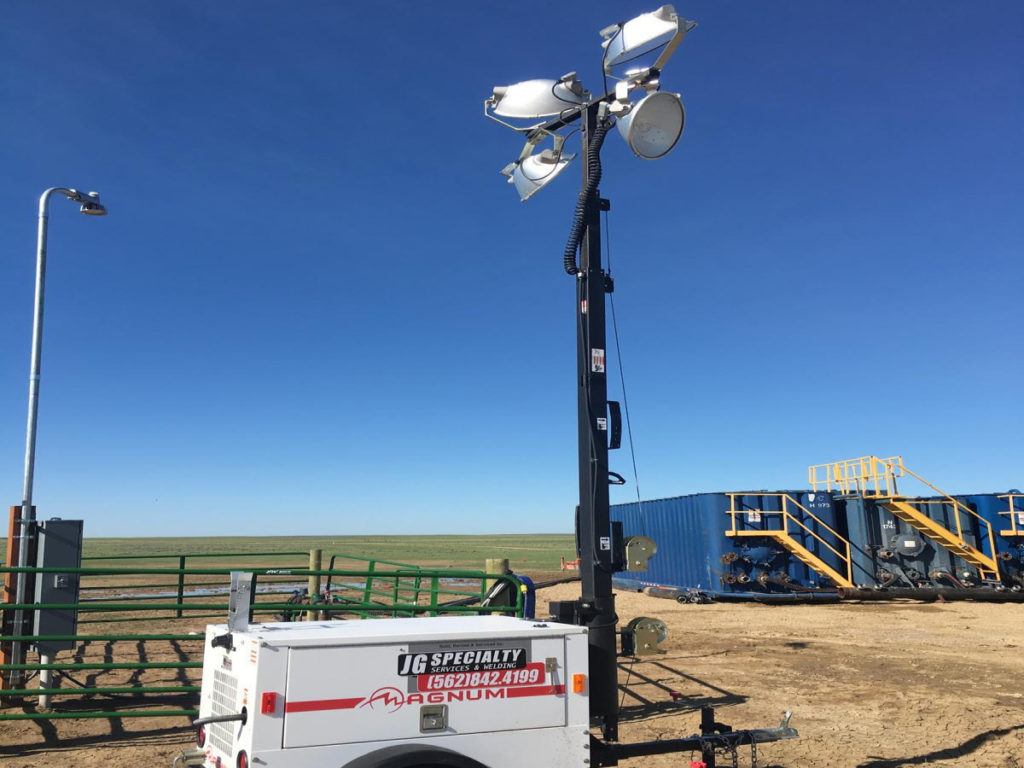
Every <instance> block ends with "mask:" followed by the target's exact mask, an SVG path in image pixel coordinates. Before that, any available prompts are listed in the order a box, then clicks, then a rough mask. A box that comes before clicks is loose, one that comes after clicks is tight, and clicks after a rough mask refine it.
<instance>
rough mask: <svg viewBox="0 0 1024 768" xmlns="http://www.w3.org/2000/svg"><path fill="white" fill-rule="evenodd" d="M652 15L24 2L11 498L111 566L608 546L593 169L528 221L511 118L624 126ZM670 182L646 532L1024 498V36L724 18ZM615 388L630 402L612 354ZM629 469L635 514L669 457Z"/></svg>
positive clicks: (702, 12) (641, 226) (644, 419)
mask: <svg viewBox="0 0 1024 768" xmlns="http://www.w3.org/2000/svg"><path fill="white" fill-rule="evenodd" d="M654 7H655V4H654V3H647V2H634V1H633V0H628V1H626V2H615V3H613V2H594V1H593V0H587V2H579V1H573V2H562V3H540V2H516V3H509V2H503V3H497V2H468V1H463V2H445V3H426V2H389V3H359V4H356V3H338V2H298V3H271V2H263V1H262V0H259V1H257V2H252V1H251V0H247V1H246V2H238V1H230V2H227V1H220V2H216V3H211V2H206V1H205V0H183V1H182V2H175V3H138V2H129V1H128V0H118V1H116V2H105V3H98V4H97V3H81V2H70V1H68V0H55V1H53V2H47V3H8V4H7V5H6V6H5V9H4V11H3V15H2V19H0V104H2V108H0V126H2V136H3V140H2V142H0V167H2V173H0V210H2V211H3V216H2V218H0V254H2V261H0V284H2V289H3V295H4V298H5V300H4V302H3V304H2V307H0V360H2V367H0V430H2V433H0V446H2V448H0V481H2V483H0V486H2V487H3V488H5V489H6V494H7V499H8V501H7V503H8V504H17V503H18V502H19V500H20V498H21V496H20V494H21V478H22V459H23V450H24V449H23V446H24V429H25V409H26V402H27V379H28V363H29V338H30V330H31V308H32V303H31V302H32V282H33V268H34V250H35V236H36V231H35V226H36V224H35V212H36V204H37V199H38V197H39V194H40V193H41V192H42V191H43V190H44V189H45V188H47V187H50V186H72V187H79V188H82V189H97V190H99V191H101V193H102V195H103V200H104V201H105V202H106V203H107V204H108V206H109V208H110V212H111V213H110V216H108V217H106V218H103V219H92V218H86V217H82V216H79V215H78V213H77V212H76V206H73V205H72V204H70V203H68V202H67V201H66V200H63V199H54V200H53V203H52V205H51V217H50V249H49V280H48V284H47V312H46V328H45V339H44V353H43V375H42V387H41V400H40V428H39V448H38V463H37V475H36V502H37V504H38V506H39V515H40V516H41V517H50V516H62V517H67V518H73V517H82V518H84V519H85V521H86V535H91V536H111V535H131V536H136V535H137V536H151V535H172V534H177V535H189V534H193V535H202V534H211V535H213V534H216V535H228V534H264V535H286V534H300V533H302V534H307V533H308V534H317V533H323V534H361V533H377V534H379V533H390V532H393V533H426V532H467V533H486V532H517V531H526V532H544V531H564V532H568V531H570V530H571V526H572V508H573V505H574V504H575V500H576V492H577V490H576V489H577V485H576V479H575V475H576V426H575V419H576V410H575V386H574V367H575V357H574V354H575V353H574V349H575V346H574V345H575V339H574V323H573V283H572V280H571V279H570V278H568V277H567V276H566V275H565V274H564V273H563V272H562V266H561V252H562V248H563V245H564V242H565V239H566V236H567V234H568V230H569V224H570V217H571V213H572V208H573V205H574V202H575V196H576V192H577V189H578V183H579V176H578V174H579V164H578V161H577V163H576V164H574V167H573V168H572V169H571V170H569V171H566V173H564V174H563V175H562V176H561V177H560V178H559V179H558V180H557V181H556V182H554V183H552V184H551V185H550V186H549V187H548V188H545V189H544V190H543V192H541V193H540V194H538V195H537V196H536V197H534V198H533V199H532V200H530V201H529V202H528V203H526V204H521V203H520V202H519V201H518V199H517V198H516V196H515V195H514V193H513V191H512V189H511V187H508V186H507V185H506V184H505V183H504V179H502V178H501V177H500V176H499V175H498V170H499V169H501V168H502V167H503V166H504V165H505V164H506V163H508V162H509V161H511V160H512V159H514V157H515V156H516V155H517V153H518V152H519V149H520V147H521V141H520V140H519V139H518V138H517V137H516V136H515V135H514V134H513V133H512V132H511V131H508V130H506V129H503V128H501V127H500V126H498V125H496V124H494V123H492V122H489V121H487V120H485V119H484V118H483V116H482V102H483V100H484V98H486V97H487V96H488V95H489V93H490V90H491V88H492V87H493V86H495V85H504V84H508V83H512V82H516V81H518V80H524V79H529V78H535V77H557V76H559V75H561V74H563V73H565V72H568V71H570V70H576V71H577V72H579V75H580V78H581V79H582V80H583V82H584V83H585V84H586V85H588V86H589V87H590V88H591V89H592V90H595V91H597V90H599V89H600V87H601V85H600V75H599V62H600V47H599V42H600V38H599V37H598V35H597V33H598V30H600V29H601V28H603V27H605V26H606V25H608V24H610V23H612V22H615V21H621V20H625V19H627V18H630V17H631V16H633V15H636V14H637V13H641V12H644V11H648V10H652V9H653V8H654ZM677 9H678V11H679V12H680V13H681V14H682V15H684V16H687V17H688V18H692V19H696V20H697V21H698V22H699V24H700V26H699V28H698V29H697V30H695V31H694V32H693V33H692V34H691V35H690V36H689V37H688V38H687V39H686V40H685V41H684V43H683V44H682V46H681V47H680V49H679V51H678V52H677V54H676V56H675V57H674V59H673V60H672V62H671V64H670V65H669V66H668V68H667V69H666V72H665V74H664V77H663V84H664V85H665V87H666V88H668V89H670V90H673V91H679V92H681V93H682V95H683V99H684V101H685V103H686V106H687V117H688V123H687V128H686V133H685V135H684V137H683V140H682V141H681V142H680V144H679V146H678V147H677V148H676V150H675V151H674V152H673V153H672V154H671V155H669V156H668V157H667V158H665V159H663V160H661V161H658V162H645V161H642V160H638V159H635V158H634V157H633V156H632V155H631V153H630V152H629V151H628V150H627V149H626V147H625V145H624V144H623V143H622V142H621V141H620V140H619V139H618V138H617V136H612V137H610V138H609V141H608V142H607V143H606V148H605V150H604V160H605V181H604V183H603V185H602V192H603V194H604V195H605V196H606V197H609V198H611V200H612V206H613V209H612V214H611V219H610V227H611V240H610V243H611V249H612V252H611V256H612V267H613V272H614V275H615V278H616V288H617V290H616V294H615V300H616V310H617V313H618V320H619V331H620V335H621V340H622V344H623V349H622V358H623V360H624V364H625V375H626V382H627V388H628V395H629V406H630V410H631V414H632V418H633V431H634V435H635V439H636V457H637V462H638V467H639V475H640V477H639V482H640V493H641V495H642V496H643V497H644V498H655V497H663V496H673V495H679V494H685V493H693V492H699V491H715V490H743V489H749V488H767V489H778V488H794V487H804V486H805V485H806V467H807V465H809V464H815V463H820V462H825V461H829V460H833V459H839V458H852V457H855V456H860V455H864V454H870V453H875V454H878V455H885V456H888V455H893V454H902V455H903V456H904V457H905V460H906V462H907V465H908V466H910V467H911V468H913V469H915V470H917V471H918V472H920V473H921V474H923V475H924V476H926V477H928V478H929V479H932V480H933V481H934V482H936V483H937V484H939V485H940V486H942V487H944V488H947V489H948V490H950V491H954V492H966V491H978V492H980V491H1003V490H1006V489H1008V488H1010V487H1013V486H1016V487H1021V486H1024V467H1022V461H1021V459H1022V456H1024V445H1022V443H1021V434H1022V427H1024V417H1022V410H1024V409H1022V404H1021V394H1020V392H1021V386H1022V383H1024V363H1022V344H1021V327H1022V307H1021V304H1020V295H1021V279H1022V277H1024V266H1022V258H1021V246H1022V243H1024V214H1022V211H1024V150H1022V147H1024V141H1022V138H1021V136H1022V134H1021V126H1022V125H1024V55H1022V53H1021V50H1022V49H1021V40H1024V4H1021V3H1017V2H1012V1H1011V0H1003V1H997V0H985V1H982V2H977V3H963V2H957V3H953V2H923V0H922V1H921V2H909V1H905V2H896V3H893V2H881V1H875V2H861V3H839V2H820V3H788V2H762V3H756V4H755V3H740V2H720V1H716V2H711V1H710V0H701V1H700V2H685V3H678V4H677ZM610 362H611V365H612V367H611V370H612V373H613V375H612V377H611V378H612V382H613V386H612V388H611V389H612V392H611V395H612V396H613V397H614V396H615V395H617V394H619V392H618V390H619V387H618V384H617V378H618V375H617V369H616V368H615V355H614V353H613V354H612V360H611V361H610ZM612 468H613V469H615V470H617V471H619V472H621V473H622V474H624V475H626V476H627V477H629V478H630V480H631V482H630V484H629V485H627V486H625V487H624V488H621V489H620V488H617V489H613V502H618V501H629V500H631V499H634V498H635V496H636V488H635V486H634V485H633V483H632V479H633V478H632V471H631V466H630V459H629V454H628V451H627V450H623V451H620V452H618V454H613V456H612Z"/></svg>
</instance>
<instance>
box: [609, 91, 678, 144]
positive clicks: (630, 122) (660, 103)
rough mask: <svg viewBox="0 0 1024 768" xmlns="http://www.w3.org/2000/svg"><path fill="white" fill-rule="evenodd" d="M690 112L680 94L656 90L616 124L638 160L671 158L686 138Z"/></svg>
mask: <svg viewBox="0 0 1024 768" xmlns="http://www.w3.org/2000/svg"><path fill="white" fill-rule="evenodd" d="M685 124H686V110H685V109H684V108H683V102H682V100H681V99H680V98H679V95H678V94H675V93H667V92H665V91H656V92H654V93H651V94H648V95H647V96H644V98H642V99H641V100H640V101H638V102H637V103H636V104H634V105H633V108H632V109H631V110H630V112H629V114H627V115H625V116H623V117H620V118H619V119H618V121H617V123H616V125H617V126H618V128H619V133H621V134H622V138H624V139H625V140H626V143H627V144H629V148H630V149H632V150H633V153H634V154H635V155H636V156H637V157H642V158H643V159H644V160H656V159H657V158H659V157H663V156H665V155H667V154H668V153H669V152H670V151H671V150H672V147H674V146H675V145H676V142H677V141H679V137H680V136H682V135H683V127H684V126H685Z"/></svg>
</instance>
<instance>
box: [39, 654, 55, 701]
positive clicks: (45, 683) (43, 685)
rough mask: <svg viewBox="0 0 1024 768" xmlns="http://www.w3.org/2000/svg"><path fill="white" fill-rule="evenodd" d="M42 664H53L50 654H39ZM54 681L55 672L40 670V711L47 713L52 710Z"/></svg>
mask: <svg viewBox="0 0 1024 768" xmlns="http://www.w3.org/2000/svg"><path fill="white" fill-rule="evenodd" d="M39 663H40V664H51V663H53V658H52V657H51V656H50V655H49V654H48V653H40V654H39ZM52 679H53V670H52V669H45V668H42V669H40V670H39V709H41V710H43V711H45V710H47V709H49V708H50V694H49V689H50V688H51V687H52V686H51V685H50V683H51V682H52Z"/></svg>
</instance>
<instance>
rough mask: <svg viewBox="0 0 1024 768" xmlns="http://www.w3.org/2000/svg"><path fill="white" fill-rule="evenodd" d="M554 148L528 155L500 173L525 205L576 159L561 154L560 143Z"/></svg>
mask: <svg viewBox="0 0 1024 768" xmlns="http://www.w3.org/2000/svg"><path fill="white" fill-rule="evenodd" d="M559 138H561V137H559ZM555 147H556V148H555V149H545V150H544V151H543V152H538V153H537V154H535V155H529V156H528V157H525V158H523V159H522V160H520V161H519V162H517V163H513V164H512V165H510V166H508V167H507V168H505V170H503V171H502V173H503V174H505V175H506V176H508V183H509V184H514V185H515V188H516V192H518V193H519V200H520V201H521V202H524V203H525V202H526V201H527V200H529V199H530V198H531V197H532V196H533V195H534V194H535V193H536V192H538V191H539V190H540V188H541V187H543V186H545V185H546V184H547V183H548V182H550V181H551V180H552V179H553V178H555V176H557V175H558V174H560V173H561V172H562V171H563V170H565V168H566V166H568V165H569V163H570V162H572V160H573V158H575V157H576V155H566V154H563V153H562V151H561V142H557V141H556V143H555Z"/></svg>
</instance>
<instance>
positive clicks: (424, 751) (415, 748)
mask: <svg viewBox="0 0 1024 768" xmlns="http://www.w3.org/2000/svg"><path fill="white" fill-rule="evenodd" d="M342 768H487V766H486V765H484V764H483V763H478V762H477V761H476V760H473V759H472V758H469V757H466V756H465V755H460V754H459V753H458V752H452V751H451V750H449V749H441V748H438V747H424V746H423V745H421V744H400V745H397V746H394V747H385V748H384V749H379V750H377V751H376V752H371V753H370V754H368V755H363V756H362V757H359V758H357V759H355V760H353V761H352V762H350V763H345V765H343V766H342Z"/></svg>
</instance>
